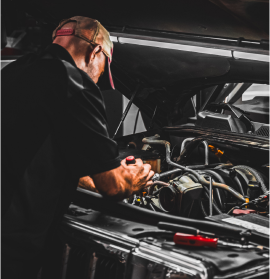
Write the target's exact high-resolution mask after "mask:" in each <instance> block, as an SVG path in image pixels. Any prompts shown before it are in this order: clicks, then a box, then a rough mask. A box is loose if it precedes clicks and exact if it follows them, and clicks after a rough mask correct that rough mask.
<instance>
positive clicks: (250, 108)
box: [225, 83, 269, 123]
mask: <svg viewBox="0 0 270 279" xmlns="http://www.w3.org/2000/svg"><path fill="white" fill-rule="evenodd" d="M241 87H242V89H243V88H245V91H244V92H243V93H242V94H241V96H240V97H239V98H238V94H237V92H240V91H241ZM225 102H226V103H230V104H232V105H234V106H236V107H238V108H240V109H241V110H243V111H245V112H246V113H247V116H248V117H249V118H250V119H251V120H252V121H255V122H261V123H269V85H268V84H255V83H253V84H245V83H238V84H237V85H236V86H235V87H234V89H233V90H232V92H231V93H230V94H229V95H228V97H227V98H226V99H225Z"/></svg>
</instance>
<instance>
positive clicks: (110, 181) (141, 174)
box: [78, 159, 154, 200]
mask: <svg viewBox="0 0 270 279" xmlns="http://www.w3.org/2000/svg"><path fill="white" fill-rule="evenodd" d="M153 175H154V172H153V171H152V170H151V166H150V165H149V164H143V162H142V160H141V159H136V163H135V164H131V165H127V164H126V162H125V160H122V161H121V165H120V166H119V167H118V168H116V169H112V170H109V171H106V172H102V173H99V174H94V175H93V179H92V178H90V177H89V178H87V177H86V178H85V177H84V178H81V179H80V182H79V185H78V186H79V187H82V188H84V189H87V190H90V191H96V190H97V191H98V192H99V193H101V194H102V195H103V196H104V197H107V198H110V199H114V200H123V199H124V198H127V197H130V196H131V195H132V194H133V193H136V192H139V191H140V190H142V189H143V188H145V187H148V186H150V185H151V184H152V182H151V181H150V179H151V178H152V176H153ZM94 187H95V188H96V189H94Z"/></svg>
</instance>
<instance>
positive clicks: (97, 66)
mask: <svg viewBox="0 0 270 279" xmlns="http://www.w3.org/2000/svg"><path fill="white" fill-rule="evenodd" d="M106 59H107V56H105V54H104V53H103V52H102V51H100V52H95V53H94V55H93V57H92V59H91V60H90V61H89V64H88V69H87V74H88V75H89V76H90V78H91V79H92V80H93V81H94V82H95V83H97V82H98V80H99V78H100V77H101V76H102V75H103V73H104V71H105V66H106Z"/></svg>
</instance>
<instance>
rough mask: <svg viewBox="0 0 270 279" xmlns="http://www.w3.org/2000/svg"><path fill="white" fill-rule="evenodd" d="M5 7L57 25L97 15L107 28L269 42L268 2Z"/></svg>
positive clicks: (57, 1)
mask: <svg viewBox="0 0 270 279" xmlns="http://www.w3.org/2000/svg"><path fill="white" fill-rule="evenodd" d="M2 5H3V6H2V8H3V9H5V10H7V9H9V10H10V12H11V11H12V10H14V8H16V7H17V8H19V9H20V10H25V11H27V12H28V13H29V14H31V15H33V16H35V17H38V18H39V19H41V20H42V21H45V22H47V23H52V24H58V22H59V20H62V19H64V18H69V17H72V16H76V15H81V16H87V17H91V18H95V19H98V20H99V21H100V22H101V23H102V24H103V25H105V26H108V27H110V26H120V27H122V28H124V27H133V28H146V29H153V30H162V31H170V32H178V33H187V34H196V35H205V36H218V37H227V38H239V37H244V38H245V39H248V40H261V39H265V40H268V38H269V31H268V30H269V1H268V0H235V1H231V0H189V1H185V0H170V1H166V2H164V1H154V0H148V1H143V0H138V1H136V2H132V3H127V2H126V1H123V0H117V1H108V0H102V1H85V0H76V1H74V0H65V1H64V0H39V1H33V0H24V1H19V0H13V1H10V0H5V1H3V2H2Z"/></svg>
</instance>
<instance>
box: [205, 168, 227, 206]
mask: <svg viewBox="0 0 270 279" xmlns="http://www.w3.org/2000/svg"><path fill="white" fill-rule="evenodd" d="M204 172H206V173H209V174H211V175H212V176H213V177H214V178H215V179H216V180H218V181H219V182H221V183H223V184H225V181H224V179H223V178H222V176H221V175H220V174H218V173H216V172H215V171H213V170H204ZM214 191H215V193H216V195H217V198H218V202H219V205H220V206H221V209H222V210H224V209H225V206H224V203H223V201H222V199H221V196H220V189H218V188H215V189H214Z"/></svg>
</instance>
